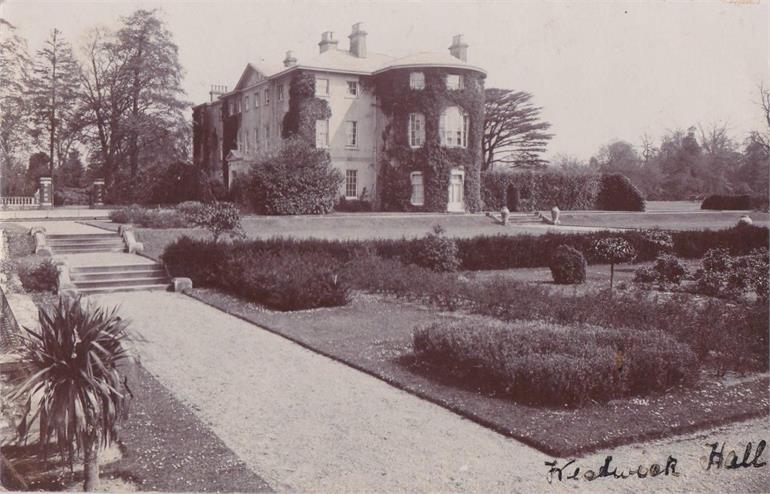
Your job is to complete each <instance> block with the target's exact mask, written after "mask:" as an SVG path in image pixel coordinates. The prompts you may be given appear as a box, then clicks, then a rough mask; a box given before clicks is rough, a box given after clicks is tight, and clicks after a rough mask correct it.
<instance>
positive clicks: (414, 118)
mask: <svg viewBox="0 0 770 494" xmlns="http://www.w3.org/2000/svg"><path fill="white" fill-rule="evenodd" d="M424 143H425V115H423V114H422V113H410V114H409V145H410V146H411V147H413V148H418V147H421V146H422V145H423V144H424Z"/></svg>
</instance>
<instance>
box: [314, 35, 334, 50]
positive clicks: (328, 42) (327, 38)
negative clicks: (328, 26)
mask: <svg viewBox="0 0 770 494" xmlns="http://www.w3.org/2000/svg"><path fill="white" fill-rule="evenodd" d="M318 47H319V48H320V49H321V53H323V52H325V51H326V50H328V49H329V48H335V49H336V48H337V40H336V39H334V33H333V32H331V31H326V32H324V33H321V41H320V42H319V43H318Z"/></svg>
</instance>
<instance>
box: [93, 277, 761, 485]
mask: <svg viewBox="0 0 770 494" xmlns="http://www.w3.org/2000/svg"><path fill="white" fill-rule="evenodd" d="M91 298H93V299H95V300H97V301H98V302H99V303H102V304H108V305H121V309H120V310H121V313H122V315H123V316H124V317H125V318H128V319H130V320H131V321H132V328H133V331H134V332H135V335H136V343H135V344H136V347H137V350H138V352H139V353H140V354H141V357H142V362H143V364H144V366H145V367H146V368H147V369H148V370H149V371H150V372H151V373H152V374H154V375H156V376H157V377H158V379H159V380H160V381H161V382H162V383H163V384H164V385H166V386H167V387H168V388H169V389H171V390H172V392H173V393H174V394H176V395H177V397H178V398H180V399H181V400H182V401H184V402H185V403H187V404H188V405H190V406H191V408H192V409H193V410H195V411H196V413H197V414H198V415H199V416H200V417H201V418H202V420H203V421H204V422H205V423H206V424H208V425H209V426H210V427H211V429H212V430H213V431H214V432H215V433H216V434H217V435H218V436H219V437H220V438H221V439H222V440H223V441H224V442H225V444H227V446H228V447H229V448H231V449H232V450H233V451H234V452H235V453H236V454H237V455H238V456H239V457H240V458H241V459H242V460H243V461H244V462H246V464H247V465H249V467H250V468H252V469H253V471H254V472H255V473H257V474H258V475H260V476H261V477H263V478H264V479H266V480H267V481H268V482H269V483H270V485H271V486H272V487H273V488H274V489H276V490H279V491H300V492H334V493H338V492H485V493H486V492H541V491H544V490H546V489H548V490H549V491H550V490H555V491H569V492H574V491H575V488H576V487H579V488H580V490H581V491H583V490H585V491H586V492H588V491H590V492H631V491H633V492H638V491H653V490H654V491H658V492H660V491H663V492H727V491H730V492H761V491H767V490H769V489H770V478H769V477H768V473H769V470H770V469H769V468H768V467H764V468H751V469H742V470H740V471H725V470H722V471H718V472H716V473H714V472H708V473H705V472H704V471H703V468H702V467H701V466H700V465H699V461H700V460H699V458H700V457H702V456H706V455H707V453H708V450H707V449H706V448H704V446H703V443H704V442H707V441H717V440H718V441H727V442H728V445H730V444H734V445H735V446H733V447H735V448H736V449H737V447H738V445H739V444H738V443H741V442H744V443H745V441H749V440H751V441H754V442H755V443H756V442H757V441H758V440H760V439H768V438H770V435H768V431H769V430H770V429H769V428H768V425H767V423H766V421H765V420H755V421H751V422H746V423H741V424H734V425H732V426H729V427H726V428H723V429H719V430H716V431H711V432H709V433H708V434H705V435H700V434H696V435H690V436H684V437H680V438H676V439H669V440H664V441H657V442H654V443H647V444H644V445H639V446H626V447H622V448H617V449H615V450H613V451H607V452H604V453H603V454H602V455H593V456H590V457H588V458H584V459H579V460H578V463H579V464H580V466H581V471H583V470H584V469H585V468H592V469H594V470H598V468H599V467H600V466H601V464H602V463H603V458H604V454H611V455H613V456H614V460H613V465H615V466H617V467H619V468H621V469H623V468H625V469H629V468H636V467H637V466H638V465H639V464H640V463H642V464H646V465H648V466H649V464H651V463H660V464H663V465H665V462H666V458H667V457H668V455H673V456H675V457H676V458H677V459H678V460H679V463H678V465H677V470H678V471H681V472H682V475H681V476H680V477H676V478H674V477H664V476H660V477H657V478H652V479H651V478H647V479H628V480H611V479H601V480H597V481H594V482H586V481H580V482H576V481H569V482H564V483H562V484H558V483H556V482H555V483H554V484H552V485H549V484H548V483H547V481H546V477H547V475H546V474H547V471H548V469H547V467H545V465H544V462H545V461H549V460H552V458H549V457H548V456H546V455H544V454H542V453H540V452H538V451H536V450H534V449H532V448H530V447H528V446H525V445H523V444H521V443H519V442H517V441H515V440H512V439H508V438H505V437H503V436H501V435H499V434H497V433H494V432H492V431H489V430H487V429H485V428H483V427H481V426H479V425H477V424H475V423H473V422H470V421H468V420H465V419H463V418H461V417H459V416H458V415H455V414H454V413H452V412H449V411H448V410H446V409H444V408H441V407H439V406H436V405H433V404H431V403H428V402H426V401H423V400H421V399H419V398H416V397H414V396H412V395H410V394H407V393H405V392H402V391H399V390H397V389H395V388H393V387H391V386H389V385H387V384H385V383H384V382H382V381H379V380H377V379H375V378H372V377H370V376H368V375H366V374H363V373H361V372H358V371H356V370H353V369H351V368H349V367H347V366H345V365H343V364H340V363H337V362H335V361H332V360H330V359H328V358H326V357H322V356H320V355H318V354H315V353H313V352H310V351H308V350H305V349H303V348H301V347H300V346H298V345H296V344H293V343H291V342H289V341H287V340H285V339H283V338H281V337H279V336H276V335H274V334H272V333H269V332H267V331H264V330H261V329H259V328H257V327H256V326H253V325H251V324H249V323H246V322H244V321H241V320H239V319H237V318H234V317H232V316H228V315H226V314H224V313H222V312H220V311H218V310H216V309H213V308H211V307H208V306H206V305H204V304H203V303H201V302H198V301H195V300H193V299H191V298H189V297H186V296H184V295H179V294H174V293H159V292H136V293H114V294H105V295H98V296H93V297H91ZM769 454H770V452H768V451H766V452H765V453H764V455H763V459H768V455H769ZM739 456H742V450H741V454H739ZM561 462H563V460H560V463H561Z"/></svg>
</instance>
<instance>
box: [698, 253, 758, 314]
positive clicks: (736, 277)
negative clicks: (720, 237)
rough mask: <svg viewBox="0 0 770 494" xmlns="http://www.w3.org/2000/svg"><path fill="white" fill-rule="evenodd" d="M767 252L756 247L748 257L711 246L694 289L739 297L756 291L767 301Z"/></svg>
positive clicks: (709, 293) (704, 258)
mask: <svg viewBox="0 0 770 494" xmlns="http://www.w3.org/2000/svg"><path fill="white" fill-rule="evenodd" d="M768 276H770V268H769V267H768V251H767V250H766V249H764V250H760V249H757V250H755V251H752V252H751V253H750V254H748V255H745V256H731V255H730V252H729V251H728V250H727V249H711V250H709V251H708V252H706V255H704V256H703V260H702V261H701V269H699V270H698V272H697V273H696V275H695V278H696V284H695V291H696V292H697V293H702V294H704V295H712V296H718V297H726V298H738V297H740V296H742V295H743V294H745V293H746V292H747V291H750V292H754V293H755V294H756V296H757V298H758V299H759V300H760V302H763V303H767V295H768Z"/></svg>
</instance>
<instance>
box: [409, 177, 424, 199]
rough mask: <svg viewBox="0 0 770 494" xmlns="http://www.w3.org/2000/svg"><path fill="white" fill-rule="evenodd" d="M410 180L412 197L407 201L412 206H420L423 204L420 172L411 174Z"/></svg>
mask: <svg viewBox="0 0 770 494" xmlns="http://www.w3.org/2000/svg"><path fill="white" fill-rule="evenodd" d="M410 178H411V181H412V197H411V198H410V199H409V202H411V203H412V206H422V205H423V204H424V203H425V193H424V189H423V185H422V172H412V174H411V175H410Z"/></svg>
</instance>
